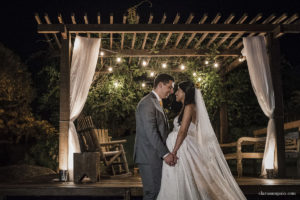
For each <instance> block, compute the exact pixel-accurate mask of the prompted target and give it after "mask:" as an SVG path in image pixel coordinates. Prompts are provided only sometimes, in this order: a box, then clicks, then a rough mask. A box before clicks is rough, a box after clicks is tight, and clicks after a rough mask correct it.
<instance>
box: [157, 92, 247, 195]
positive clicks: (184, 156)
mask: <svg viewBox="0 0 300 200" xmlns="http://www.w3.org/2000/svg"><path fill="white" fill-rule="evenodd" d="M196 109H197V110H196V112H197V111H198V112H197V120H196V124H194V123H191V124H190V127H189V129H188V132H187V136H186V138H185V139H184V141H183V143H182V145H181V146H180V148H179V150H178V152H177V156H178V158H179V160H178V161H177V164H176V165H175V166H174V167H171V166H169V165H167V164H166V163H165V162H164V163H163V170H162V180H161V189H160V192H159V195H158V197H157V199H158V200H197V199H203V200H209V199H211V200H215V199H222V200H225V199H228V200H235V199H246V198H245V196H244V194H243V193H242V191H241V190H240V188H239V186H238V184H237V183H236V181H235V179H234V177H233V176H232V174H231V172H230V169H229V167H228V165H227V162H226V160H225V158H224V155H223V153H222V151H221V149H220V146H219V143H218V141H217V138H216V136H215V135H214V131H213V129H212V127H211V124H210V121H209V118H208V114H207V111H206V107H205V105H204V102H203V98H202V95H201V93H200V91H199V90H196ZM200 110H201V114H200V113H199V111H200ZM177 120H178V117H176V118H175V119H174V129H173V131H172V132H171V133H170V134H169V136H168V139H167V146H168V148H169V149H170V150H173V148H174V145H175V142H176V138H177V134H178V131H179V128H180V126H179V125H178V123H177ZM201 125H202V127H200V126H201ZM204 131H205V132H204Z"/></svg>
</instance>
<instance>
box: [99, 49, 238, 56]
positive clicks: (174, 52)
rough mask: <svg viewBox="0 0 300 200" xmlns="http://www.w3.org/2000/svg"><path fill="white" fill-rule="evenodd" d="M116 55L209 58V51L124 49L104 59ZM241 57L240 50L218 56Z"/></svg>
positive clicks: (106, 53)
mask: <svg viewBox="0 0 300 200" xmlns="http://www.w3.org/2000/svg"><path fill="white" fill-rule="evenodd" d="M116 54H118V55H119V56H122V57H175V56H176V57H179V56H182V57H199V56H207V55H208V54H209V51H208V50H196V49H161V50H160V51H159V52H158V53H155V52H153V51H151V50H136V49H123V50H118V51H117V52H114V53H112V52H110V51H107V52H105V55H104V56H103V57H114V56H115V55H116ZM239 55H241V53H240V51H239V50H224V51H221V52H220V53H219V54H218V56H225V57H226V56H239Z"/></svg>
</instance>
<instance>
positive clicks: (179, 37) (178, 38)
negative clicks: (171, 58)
mask: <svg viewBox="0 0 300 200" xmlns="http://www.w3.org/2000/svg"><path fill="white" fill-rule="evenodd" d="M194 17H195V15H194V14H193V13H191V14H190V16H189V17H188V19H187V20H186V22H185V24H190V23H191V22H192V20H193V19H194ZM183 34H184V33H180V34H179V36H178V37H177V40H176V43H175V45H174V47H173V48H176V47H177V46H178V44H179V42H180V40H181V38H182V36H183Z"/></svg>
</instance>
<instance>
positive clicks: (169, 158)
mask: <svg viewBox="0 0 300 200" xmlns="http://www.w3.org/2000/svg"><path fill="white" fill-rule="evenodd" d="M164 161H165V162H166V163H167V164H168V165H170V166H174V165H175V164H176V163H175V162H174V155H173V154H171V153H169V154H168V155H167V156H166V157H164Z"/></svg>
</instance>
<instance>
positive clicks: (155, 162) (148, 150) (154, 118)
mask: <svg viewBox="0 0 300 200" xmlns="http://www.w3.org/2000/svg"><path fill="white" fill-rule="evenodd" d="M173 83H174V78H173V77H172V76H170V75H168V74H159V75H158V76H157V77H156V78H155V80H154V85H153V90H152V92H150V93H149V94H148V95H146V96H145V97H144V98H143V99H142V100H141V101H140V102H139V104H138V106H137V109H136V137H135V146H134V161H135V163H137V164H138V167H139V170H140V174H141V177H142V182H143V192H144V198H143V199H144V200H148V199H156V197H157V195H158V193H159V189H160V183H161V175H162V163H163V160H164V161H165V162H166V163H167V164H169V165H171V166H172V165H175V164H176V160H177V159H176V156H174V155H173V154H171V153H170V151H169V149H168V148H167V146H166V139H167V137H168V133H169V126H168V121H167V118H166V116H165V113H164V111H163V107H162V99H165V98H167V97H168V96H169V95H170V94H172V93H173ZM174 192H175V191H174Z"/></svg>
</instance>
